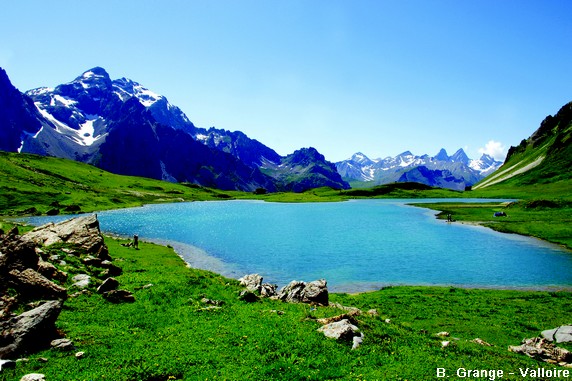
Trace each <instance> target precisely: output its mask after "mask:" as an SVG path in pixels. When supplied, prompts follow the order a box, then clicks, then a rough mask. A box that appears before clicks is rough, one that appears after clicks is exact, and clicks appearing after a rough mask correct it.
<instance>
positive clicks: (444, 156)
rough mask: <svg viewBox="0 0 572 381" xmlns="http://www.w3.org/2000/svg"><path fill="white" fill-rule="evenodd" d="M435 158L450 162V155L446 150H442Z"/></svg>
mask: <svg viewBox="0 0 572 381" xmlns="http://www.w3.org/2000/svg"><path fill="white" fill-rule="evenodd" d="M433 158H434V159H435V160H440V161H447V160H449V155H448V154H447V151H445V148H441V150H440V151H439V153H437V155H435V156H434V157H433Z"/></svg>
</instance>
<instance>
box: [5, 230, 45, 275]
mask: <svg viewBox="0 0 572 381" xmlns="http://www.w3.org/2000/svg"><path fill="white" fill-rule="evenodd" d="M1 254H2V255H0V276H1V275H5V274H8V273H9V272H10V271H12V270H18V271H24V270H26V269H35V268H37V267H38V259H39V256H38V254H36V250H35V245H34V244H33V243H32V242H28V241H25V240H22V238H20V237H18V236H14V237H9V238H7V239H5V240H4V242H3V244H2V252H1Z"/></svg>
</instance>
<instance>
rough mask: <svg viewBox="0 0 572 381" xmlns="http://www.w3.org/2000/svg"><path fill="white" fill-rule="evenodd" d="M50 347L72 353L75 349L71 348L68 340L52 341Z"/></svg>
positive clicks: (71, 343)
mask: <svg viewBox="0 0 572 381" xmlns="http://www.w3.org/2000/svg"><path fill="white" fill-rule="evenodd" d="M50 346H51V347H52V348H53V349H58V350H61V351H72V350H74V349H75V347H74V346H73V342H72V341H71V340H70V339H57V340H52V342H51V343H50Z"/></svg>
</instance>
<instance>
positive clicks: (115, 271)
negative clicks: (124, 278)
mask: <svg viewBox="0 0 572 381" xmlns="http://www.w3.org/2000/svg"><path fill="white" fill-rule="evenodd" d="M101 267H103V268H104V269H107V270H109V275H111V276H118V275H121V273H122V272H123V270H122V269H121V267H118V266H115V265H114V264H113V263H112V262H111V261H110V260H107V259H106V260H104V261H102V262H101Z"/></svg>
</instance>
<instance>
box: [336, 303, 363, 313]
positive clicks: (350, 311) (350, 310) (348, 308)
mask: <svg viewBox="0 0 572 381" xmlns="http://www.w3.org/2000/svg"><path fill="white" fill-rule="evenodd" d="M330 307H334V308H337V309H339V310H342V311H347V312H349V313H350V314H352V315H353V316H359V315H361V314H362V311H361V310H360V309H359V308H357V307H347V306H342V305H341V304H340V303H330Z"/></svg>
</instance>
